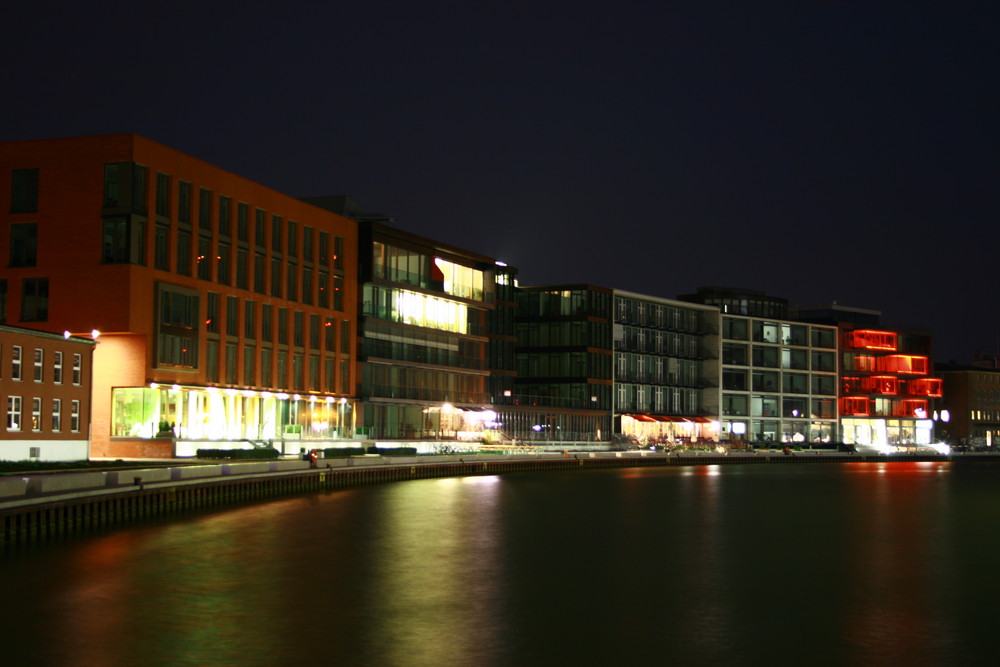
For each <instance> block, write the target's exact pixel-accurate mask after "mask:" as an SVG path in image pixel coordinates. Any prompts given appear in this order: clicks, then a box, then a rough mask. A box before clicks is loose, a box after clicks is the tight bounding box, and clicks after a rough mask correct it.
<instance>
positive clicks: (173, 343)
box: [156, 285, 199, 368]
mask: <svg viewBox="0 0 1000 667" xmlns="http://www.w3.org/2000/svg"><path fill="white" fill-rule="evenodd" d="M158 291H159V302H160V307H159V315H160V321H159V322H158V326H157V340H156V350H157V352H156V359H157V363H158V365H160V366H172V367H181V368H197V367H198V319H199V302H198V293H197V292H195V291H192V290H186V289H183V288H180V287H176V286H173V285H169V286H168V285H160V286H159V290H158Z"/></svg>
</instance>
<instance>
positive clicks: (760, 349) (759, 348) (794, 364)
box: [722, 343, 837, 373]
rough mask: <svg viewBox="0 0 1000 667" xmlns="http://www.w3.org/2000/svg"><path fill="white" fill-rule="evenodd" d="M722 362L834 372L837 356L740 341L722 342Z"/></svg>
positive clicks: (828, 353)
mask: <svg viewBox="0 0 1000 667" xmlns="http://www.w3.org/2000/svg"><path fill="white" fill-rule="evenodd" d="M748 347H752V350H748V349H747V348H748ZM748 352H749V354H748ZM748 361H749V362H750V363H748ZM722 363H723V364H725V365H727V366H764V367H767V368H791V369H795V370H810V369H811V370H814V371H821V372H824V373H834V372H836V370H837V358H836V356H835V355H834V353H833V352H818V351H811V350H808V349H797V348H787V347H772V346H769V345H768V346H764V345H753V346H747V345H745V344H742V343H723V344H722Z"/></svg>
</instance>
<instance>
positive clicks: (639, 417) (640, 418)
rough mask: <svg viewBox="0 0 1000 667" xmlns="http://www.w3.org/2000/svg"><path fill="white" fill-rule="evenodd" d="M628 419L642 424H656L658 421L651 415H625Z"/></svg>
mask: <svg viewBox="0 0 1000 667" xmlns="http://www.w3.org/2000/svg"><path fill="white" fill-rule="evenodd" d="M625 416H626V417H631V418H632V419H634V420H636V421H640V422H655V421H656V420H655V419H653V418H652V417H650V416H649V415H625Z"/></svg>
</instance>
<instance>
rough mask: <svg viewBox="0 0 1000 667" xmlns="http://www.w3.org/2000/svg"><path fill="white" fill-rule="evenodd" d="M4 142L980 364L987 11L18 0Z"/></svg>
mask: <svg viewBox="0 0 1000 667" xmlns="http://www.w3.org/2000/svg"><path fill="white" fill-rule="evenodd" d="M4 13H5V16H4V19H3V23H4V30H3V33H4V38H3V40H0V53H2V55H3V59H4V62H5V67H4V72H3V75H2V78H0V81H3V84H4V85H3V98H4V101H3V104H2V105H0V140H2V141H10V140H21V139H41V138H47V137H58V136H77V135H90V134H109V133H120V132H137V133H139V134H142V135H144V136H147V137H149V138H150V139H153V140H155V141H159V142H161V143H164V144H166V145H168V146H171V147H173V148H176V149H179V150H182V151H184V152H186V153H189V154H191V155H193V156H195V157H198V158H201V159H203V160H206V161H208V162H211V163H214V164H217V165H219V166H221V167H224V168H226V169H229V170H231V171H233V172H235V173H237V174H240V175H241V176H245V177H248V178H251V179H253V180H256V181H258V182H260V183H263V184H265V185H268V186H270V187H273V188H275V189H277V190H281V191H283V192H286V193H288V194H291V195H294V196H316V195H326V194H346V195H349V196H350V197H352V198H354V199H355V200H357V201H358V202H359V203H360V204H361V205H362V206H363V207H364V208H366V209H368V210H370V211H375V212H380V213H384V214H386V215H390V216H393V217H394V218H395V219H396V221H397V225H398V226H399V227H400V228H402V229H406V230H408V231H412V232H415V233H418V234H422V235H425V236H429V237H431V238H435V239H439V240H442V241H446V242H449V243H452V244H454V245H458V246H461V247H467V248H469V249H471V250H475V251H478V252H481V253H484V254H487V255H491V256H496V257H499V258H501V259H504V260H505V261H507V262H508V263H509V264H512V265H514V266H517V267H518V268H519V269H520V281H521V284H522V285H530V284H545V283H576V282H590V283H595V284H599V285H604V286H608V287H616V288H620V289H626V290H631V291H636V292H641V293H646V294H653V295H657V296H663V297H668V298H673V297H676V296H677V295H679V294H684V293H688V292H692V291H694V290H695V289H696V288H697V287H698V286H700V285H725V286H738V287H745V288H750V289H757V290H763V291H766V292H767V293H769V294H773V295H776V296H783V297H785V298H787V299H789V301H790V302H791V303H792V304H793V305H795V304H800V305H814V304H818V303H829V302H830V301H833V300H836V301H837V302H838V303H840V304H843V305H849V306H857V307H862V308H873V309H877V310H881V311H882V312H883V322H884V323H885V324H890V325H900V326H912V327H921V328H925V329H930V330H931V331H933V332H934V334H935V337H936V346H937V354H936V356H937V359H938V360H939V361H944V360H948V359H957V360H959V361H968V360H969V359H971V356H972V354H973V351H975V350H982V351H984V352H995V351H997V348H998V345H1000V313H998V308H997V289H996V284H997V281H996V276H997V273H998V268H997V262H996V261H995V254H996V248H997V246H998V240H1000V231H998V229H997V222H998V218H1000V216H998V208H1000V206H998V196H997V192H998V189H997V184H998V181H1000V179H998V176H1000V174H998V171H1000V170H998V164H1000V157H998V156H1000V141H998V131H997V125H998V119H1000V103H998V102H1000V99H998V97H1000V96H998V86H1000V72H998V69H1000V66H998V65H1000V52H998V51H1000V48H998V44H1000V39H998V37H997V35H998V34H1000V2H992V1H984V2H963V1H956V0H949V1H944V0H942V1H937V2H919V1H907V2H891V3H882V2H874V1H872V2H815V1H812V0H808V1H804V2H763V1H762V2H757V1H750V0H746V1H744V2H732V3H730V2H711V1H707V0H706V1H704V2H671V1H668V0H661V1H659V2H627V1H626V2H614V3H610V2H600V3H597V2H586V1H576V2H545V1H544V0H537V1H536V2H521V1H519V0H507V1H506V2H491V1H480V2H457V1H456V2H439V1H435V0H411V1H409V2H379V1H377V0H375V1H373V0H368V1H366V2H287V1H286V2H241V3H235V2H234V3H230V2H171V3H161V2H151V3H144V4H142V3H135V2H128V3H125V2H117V1H114V2H102V3H83V2H45V1H44V0H43V1H40V2H34V3H18V7H17V9H14V10H12V9H9V8H8V9H6V10H5V12H4Z"/></svg>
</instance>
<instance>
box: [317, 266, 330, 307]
mask: <svg viewBox="0 0 1000 667" xmlns="http://www.w3.org/2000/svg"><path fill="white" fill-rule="evenodd" d="M316 289H317V293H318V294H319V303H318V305H319V307H320V308H329V307H330V276H329V275H328V274H326V273H320V274H319V281H318V282H317V283H316Z"/></svg>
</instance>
